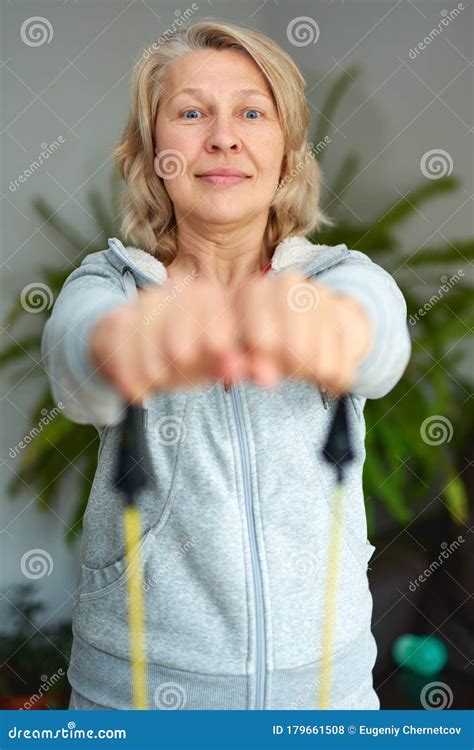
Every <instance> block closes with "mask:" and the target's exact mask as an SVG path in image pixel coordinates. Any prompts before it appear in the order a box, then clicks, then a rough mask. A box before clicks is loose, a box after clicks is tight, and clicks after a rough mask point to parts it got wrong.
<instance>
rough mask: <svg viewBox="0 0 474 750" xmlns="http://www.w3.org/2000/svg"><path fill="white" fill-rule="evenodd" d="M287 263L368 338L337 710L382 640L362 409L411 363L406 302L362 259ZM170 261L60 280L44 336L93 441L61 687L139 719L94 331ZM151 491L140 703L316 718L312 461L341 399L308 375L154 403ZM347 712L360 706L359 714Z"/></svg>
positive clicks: (318, 619)
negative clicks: (65, 681)
mask: <svg viewBox="0 0 474 750" xmlns="http://www.w3.org/2000/svg"><path fill="white" fill-rule="evenodd" d="M290 267H291V268H296V269H299V270H300V271H301V272H303V273H304V274H305V275H306V276H307V277H308V280H309V281H308V283H311V282H312V280H315V279H317V280H318V281H320V282H323V283H325V284H327V285H328V286H329V287H331V288H332V289H334V290H337V291H339V292H342V293H345V294H348V295H351V296H352V297H354V298H355V299H357V300H358V301H359V302H360V303H361V304H362V305H363V306H364V308H365V309H366V310H367V312H368V314H369V317H370V320H371V322H372V325H373V328H374V343H373V346H372V348H371V350H370V352H369V353H368V355H367V357H366V358H365V360H364V361H363V362H362V364H361V365H360V367H359V370H358V374H357V378H356V380H355V383H354V386H353V388H352V391H351V394H350V396H349V398H348V402H349V407H350V411H349V429H350V433H351V437H352V442H353V446H354V451H355V454H356V457H355V459H354V460H353V461H352V462H351V463H350V464H348V465H347V469H346V472H345V493H344V510H343V528H342V545H341V561H340V566H339V580H338V590H337V612H336V624H335V640H334V650H333V664H332V674H331V705H330V707H338V706H339V705H341V701H342V700H343V699H344V697H345V696H347V695H349V694H351V693H354V691H357V689H360V687H361V686H362V685H365V684H367V683H368V684H370V685H371V673H372V668H373V666H374V663H375V658H376V644H375V640H374V637H373V635H372V632H371V615H372V598H371V594H370V591H369V588H368V581H367V566H368V562H369V560H370V558H371V556H372V554H373V552H374V549H375V547H374V546H373V545H372V544H371V543H370V542H369V540H368V539H367V525H366V516H365V508H364V496H363V490H362V469H363V464H364V459H365V447H364V439H365V421H364V413H363V410H364V405H365V402H366V399H367V398H381V397H382V396H384V395H385V394H387V393H388V392H389V391H390V390H391V389H392V388H393V387H394V386H395V385H396V383H397V382H398V381H399V379H400V378H401V376H402V374H403V372H404V371H405V368H406V366H407V363H408V361H409V357H410V353H411V342H410V336H409V332H408V326H407V321H406V304H405V300H404V298H403V295H402V293H401V292H400V289H399V288H398V286H397V284H396V283H395V281H394V279H393V278H392V277H391V276H390V274H389V273H387V272H386V271H385V270H384V269H383V268H381V267H380V266H379V265H377V264H376V263H374V262H372V261H371V260H370V259H369V258H368V256H367V255H365V254H364V253H362V252H359V251H356V250H349V249H348V248H347V247H346V245H344V244H341V245H337V246H334V247H330V246H325V245H314V244H312V243H310V242H309V241H308V240H307V239H305V238H304V237H299V236H292V237H289V238H287V239H285V240H284V241H283V242H281V243H280V244H279V245H278V246H277V247H276V249H275V251H274V255H273V258H272V267H271V269H270V271H269V275H274V274H277V273H280V272H282V271H284V270H285V269H287V268H290ZM166 279H167V272H166V268H165V266H164V265H163V264H162V263H161V262H160V261H158V260H157V259H156V258H154V257H153V256H152V255H151V254H149V253H147V252H145V251H143V250H140V249H139V248H133V247H127V248H125V247H124V246H123V245H122V243H121V242H120V241H119V240H117V239H115V238H113V239H110V240H109V247H108V249H107V250H102V251H100V252H95V253H91V254H89V255H87V256H86V258H85V259H84V260H83V262H82V263H81V265H80V266H79V267H78V268H77V269H76V270H74V271H73V272H72V273H71V274H70V275H69V276H68V278H67V280H66V282H65V283H64V285H63V288H62V290H61V292H60V294H59V296H58V297H57V299H56V301H55V304H54V307H53V310H52V314H51V317H50V318H49V320H48V321H47V323H46V325H45V328H44V332H43V338H42V357H43V362H44V366H45V369H46V372H47V374H48V378H49V383H50V388H51V391H52V394H53V397H54V399H55V401H57V402H62V406H63V413H64V414H65V415H66V416H67V417H68V418H69V419H71V420H72V421H74V422H77V423H80V424H93V425H94V426H95V427H96V428H97V430H98V432H99V435H100V447H99V451H98V466H97V471H96V474H95V478H94V482H93V485H92V488H91V493H90V497H89V502H88V506H87V511H86V514H85V517H84V530H83V538H82V545H81V555H80V564H79V580H78V587H77V590H76V594H75V599H74V608H73V633H74V639H73V648H72V653H71V661H70V666H69V670H68V678H69V681H70V683H71V685H72V686H73V688H74V689H75V690H76V691H77V692H79V693H80V694H81V695H83V696H85V698H87V699H89V700H90V701H93V702H95V703H98V704H101V705H105V706H109V707H111V708H116V709H126V708H131V707H132V700H131V680H130V676H131V675H130V661H129V656H130V648H129V633H128V616H127V599H126V593H127V586H126V583H127V565H126V561H125V555H124V545H123V530H122V514H121V510H122V499H121V497H119V496H118V494H117V491H114V488H113V479H114V467H115V464H116V460H117V451H118V441H119V436H120V421H121V419H122V418H123V416H124V408H125V406H126V404H125V403H124V400H123V398H122V396H121V395H120V393H118V392H117V391H116V390H115V389H114V387H113V386H112V385H111V384H110V383H109V382H108V381H107V380H106V379H105V378H104V377H103V376H102V374H101V373H99V372H98V371H97V370H96V369H95V368H94V366H93V363H92V362H91V360H90V357H89V354H88V349H87V344H88V336H89V332H90V330H91V328H92V326H93V325H94V323H95V322H96V321H97V320H98V318H100V316H101V315H103V314H105V312H107V311H108V310H111V309H112V308H114V307H116V306H118V305H121V304H124V302H126V301H127V298H130V299H131V298H133V296H134V295H136V294H137V290H136V287H141V288H143V287H144V286H146V285H148V284H158V285H162V284H164V283H165V282H166ZM145 406H146V409H145V410H144V415H145V416H144V420H143V436H144V445H145V459H146V470H147V473H148V477H149V479H150V482H149V484H148V486H147V487H145V488H142V489H140V490H139V491H138V494H137V502H138V505H139V508H140V511H141V518H142V534H143V537H142V541H141V545H140V550H141V554H142V564H143V575H144V591H143V595H144V600H145V618H146V654H147V662H148V686H149V706H150V708H158V709H167V708H178V709H184V710H191V709H314V708H315V707H316V704H317V694H318V688H319V686H320V684H321V633H322V622H323V611H324V596H325V584H326V578H327V563H326V561H327V555H328V538H329V530H330V521H331V516H332V510H331V498H332V490H333V487H334V484H335V478H336V474H335V471H334V468H333V467H332V466H330V465H329V464H328V463H327V462H326V461H324V460H323V458H322V455H321V451H322V447H323V445H324V441H325V438H326V436H327V433H328V429H329V426H330V421H331V417H332V415H333V413H334V408H335V400H334V399H330V398H328V397H327V395H326V394H325V393H324V392H323V391H322V390H320V389H318V388H317V387H315V386H314V385H313V384H311V383H309V382H307V381H297V380H294V379H290V378H287V379H284V380H282V381H281V383H280V385H279V386H277V387H275V388H272V389H268V390H267V389H262V388H259V387H258V386H255V385H254V384H253V383H251V382H250V381H247V380H246V381H244V382H243V383H240V384H238V385H233V386H231V388H230V389H229V390H228V391H226V390H225V389H224V387H223V386H222V384H221V383H214V384H210V385H208V386H206V387H196V388H179V389H175V390H173V391H168V392H161V393H156V394H153V395H152V396H149V397H148V398H147V399H146V403H145ZM354 707H355V708H357V706H354Z"/></svg>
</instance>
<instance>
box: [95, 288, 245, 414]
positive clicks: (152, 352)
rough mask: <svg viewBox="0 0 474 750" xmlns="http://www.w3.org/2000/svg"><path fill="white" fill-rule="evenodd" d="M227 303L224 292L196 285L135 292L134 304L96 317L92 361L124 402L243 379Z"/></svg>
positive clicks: (140, 400)
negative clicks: (228, 377) (226, 379)
mask: <svg viewBox="0 0 474 750" xmlns="http://www.w3.org/2000/svg"><path fill="white" fill-rule="evenodd" d="M237 333H238V332H237V324H236V316H235V312H234V309H233V307H232V299H231V297H230V295H229V294H228V293H227V292H226V290H225V288H223V287H222V286H220V285H219V284H217V283H213V282H210V281H207V280H201V279H195V280H194V281H192V282H191V283H190V284H189V285H188V286H185V287H184V289H183V290H182V291H179V292H177V291H176V288H175V287H173V284H172V283H171V282H169V283H167V284H166V285H165V286H162V287H159V288H156V287H148V288H146V289H143V290H140V294H139V296H138V297H137V299H136V300H134V301H133V302H128V303H126V304H124V305H120V306H119V307H118V308H115V309H114V310H112V311H111V312H109V313H106V314H105V315H104V316H103V317H101V318H100V319H99V320H98V321H97V322H96V324H95V325H94V327H93V329H92V332H91V335H90V337H89V351H90V355H91V358H92V361H93V362H94V363H95V364H96V365H97V367H98V369H99V371H100V372H101V374H102V375H103V376H104V377H106V378H107V379H108V380H109V381H110V382H111V383H112V384H113V385H114V386H115V387H116V388H117V390H118V391H119V392H120V393H121V394H122V395H123V397H124V398H125V399H127V401H128V402H130V403H134V404H140V403H141V402H142V400H143V397H145V396H146V395H148V394H149V393H152V392H154V391H160V390H167V389H170V388H174V387H176V386H184V387H188V386H189V387H191V386H193V385H197V384H201V383H203V382H206V381H212V380H215V379H216V377H224V376H226V375H228V370H227V369H226V367H225V366H224V368H223V367H222V358H223V356H224V355H225V358H226V362H227V363H229V365H228V366H229V367H231V369H232V378H233V379H234V380H238V379H239V377H240V376H241V375H242V374H243V358H242V356H241V355H240V353H239V350H238V339H237Z"/></svg>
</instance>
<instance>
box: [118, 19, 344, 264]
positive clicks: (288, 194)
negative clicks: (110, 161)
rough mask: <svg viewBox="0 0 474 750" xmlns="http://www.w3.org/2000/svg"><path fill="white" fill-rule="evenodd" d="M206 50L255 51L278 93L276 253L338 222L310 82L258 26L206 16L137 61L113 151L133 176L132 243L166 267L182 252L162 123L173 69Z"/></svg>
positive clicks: (128, 199) (271, 244) (127, 221)
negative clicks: (329, 207) (161, 166)
mask: <svg viewBox="0 0 474 750" xmlns="http://www.w3.org/2000/svg"><path fill="white" fill-rule="evenodd" d="M201 49H214V50H224V49H238V50H241V51H242V52H244V53H247V54H248V55H250V57H251V58H252V60H253V61H254V62H255V63H256V65H257V66H258V67H259V69H260V70H261V72H262V73H263V75H264V76H265V78H266V80H267V81H268V84H269V86H270V89H271V91H272V93H273V96H274V99H275V104H276V108H277V112H278V117H279V121H280V127H281V129H282V132H283V136H284V157H285V158H284V159H283V162H282V163H283V165H284V167H283V173H282V175H281V177H280V183H279V185H278V187H277V189H276V191H275V196H274V198H273V200H272V203H271V205H270V207H269V216H268V222H267V226H266V229H265V234H264V242H265V243H266V246H267V248H268V249H269V257H271V255H272V254H273V251H274V249H275V247H276V246H277V245H278V244H279V243H280V242H281V241H282V240H284V239H285V238H286V237H288V236H290V235H301V236H305V235H306V234H308V233H310V232H313V231H315V230H318V229H319V228H320V227H321V226H323V225H329V226H332V225H333V224H334V222H333V221H332V219H330V218H329V217H328V216H326V214H325V213H324V212H323V211H322V209H321V208H320V205H319V200H320V192H321V181H322V173H321V170H320V168H319V167H318V164H317V162H316V159H315V157H314V154H313V151H312V144H308V142H307V130H308V123H309V110H308V106H307V103H306V99H305V96H304V88H305V80H304V78H303V76H302V75H301V73H300V71H299V70H298V68H297V66H296V65H295V63H294V62H293V60H292V59H291V57H290V56H289V55H288V54H287V53H286V52H285V51H284V50H283V49H282V48H281V47H279V46H278V45H277V44H276V43H275V42H273V41H272V40H271V39H269V38H268V37H266V36H264V35H263V34H259V33H258V32H256V31H253V30H250V29H246V28H243V27H241V26H236V25H234V24H230V23H221V22H214V21H198V22H195V23H193V24H191V25H189V26H188V27H186V28H183V29H179V30H178V31H176V32H173V33H171V34H168V35H165V36H164V37H162V38H160V39H159V40H158V41H157V42H153V44H152V45H150V47H149V48H148V49H147V50H145V51H144V53H143V55H142V56H141V58H140V59H139V60H138V62H137V63H136V64H135V67H134V70H133V73H132V79H131V109H130V116H129V119H128V122H127V124H126V126H125V129H124V131H123V134H122V136H121V139H120V142H119V144H118V146H117V147H116V148H115V150H114V151H113V157H114V159H115V163H116V165H117V168H118V171H119V174H120V176H121V177H122V178H123V180H124V181H125V182H126V189H125V191H124V194H123V196H122V206H121V208H122V217H123V218H122V223H121V231H122V234H123V235H124V237H125V238H127V239H129V240H130V241H131V243H132V244H134V245H136V246H138V247H141V248H142V249H143V250H146V251H147V252H149V253H151V254H152V255H154V256H155V257H156V258H158V259H159V260H161V261H162V262H163V263H164V264H165V265H167V264H168V263H171V261H172V260H173V259H174V258H175V257H176V254H177V252H178V246H177V227H176V219H175V214H174V209H173V203H172V201H171V199H170V197H169V195H168V193H167V191H166V189H165V186H164V182H163V178H161V177H159V176H158V175H157V174H156V172H155V171H154V168H153V163H154V157H155V143H154V141H155V135H154V129H155V123H156V116H157V112H158V103H159V100H160V96H161V95H162V92H163V91H164V83H165V78H166V75H167V72H168V69H169V67H170V66H171V65H173V64H174V63H175V62H176V61H177V60H179V58H180V57H182V56H183V55H186V54H188V53H189V52H194V51H196V50H201Z"/></svg>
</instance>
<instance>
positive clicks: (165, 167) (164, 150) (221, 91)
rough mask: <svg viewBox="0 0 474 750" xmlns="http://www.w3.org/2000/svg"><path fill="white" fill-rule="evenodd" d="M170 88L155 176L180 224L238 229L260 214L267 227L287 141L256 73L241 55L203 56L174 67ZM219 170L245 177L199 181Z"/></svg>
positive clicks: (163, 103)
mask: <svg viewBox="0 0 474 750" xmlns="http://www.w3.org/2000/svg"><path fill="white" fill-rule="evenodd" d="M165 88H166V90H165V93H164V94H163V96H162V97H161V99H160V103H159V107H158V115H157V119H156V130H155V136H156V151H157V153H158V158H157V159H155V171H156V173H157V174H158V175H159V176H160V177H163V178H164V185H165V188H166V190H167V192H168V195H169V196H170V199H171V201H172V202H173V204H174V210H175V216H176V221H177V222H178V223H179V222H180V221H184V222H192V223H196V222H197V223H199V222H202V221H204V222H210V223H216V224H223V225H224V224H229V223H236V224H237V225H239V224H244V223H246V222H247V221H248V220H249V219H255V217H256V216H257V215H259V214H262V216H263V219H264V221H263V225H264V226H265V225H266V219H267V216H268V208H269V205H270V203H271V202H272V200H273V198H274V196H275V191H276V188H277V185H278V181H279V179H280V175H281V172H282V159H283V152H284V142H283V133H282V130H281V127H280V124H279V121H278V116H277V110H276V107H275V104H274V101H273V97H272V93H271V89H270V88H269V86H268V83H267V81H266V79H265V77H264V76H263V75H262V73H261V72H260V70H259V68H258V67H257V66H256V64H255V63H254V62H253V60H251V59H250V58H249V57H248V56H247V55H246V54H245V53H242V52H239V51H236V50H222V51H216V50H199V51H197V52H192V53H189V54H187V55H185V56H184V57H183V58H181V59H180V60H179V61H178V62H177V63H175V64H174V65H173V67H172V68H171V69H170V71H169V74H168V76H167V79H166V83H165ZM186 89H195V90H194V91H192V92H190V91H186ZM197 89H199V91H198V90H197ZM244 89H251V91H247V92H243V91H242V90H244ZM168 150H170V151H171V153H170V152H169V151H168ZM220 167H227V168H231V169H233V170H239V171H241V172H243V173H244V175H245V178H244V179H237V180H236V179H235V178H234V179H233V180H230V179H229V177H227V178H223V177H213V178H212V177H208V178H207V179H206V178H204V177H202V176H201V175H203V173H205V172H209V171H210V170H214V169H217V168H220Z"/></svg>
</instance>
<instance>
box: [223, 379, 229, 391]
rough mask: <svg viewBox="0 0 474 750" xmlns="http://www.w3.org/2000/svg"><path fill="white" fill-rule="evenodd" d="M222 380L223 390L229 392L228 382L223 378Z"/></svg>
mask: <svg viewBox="0 0 474 750" xmlns="http://www.w3.org/2000/svg"><path fill="white" fill-rule="evenodd" d="M222 382H223V384H224V390H225V392H226V393H229V391H230V383H229V381H228V380H226V379H225V378H224V379H223V381H222Z"/></svg>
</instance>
